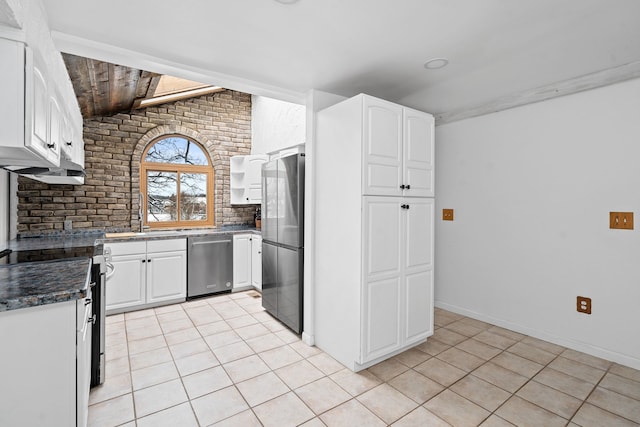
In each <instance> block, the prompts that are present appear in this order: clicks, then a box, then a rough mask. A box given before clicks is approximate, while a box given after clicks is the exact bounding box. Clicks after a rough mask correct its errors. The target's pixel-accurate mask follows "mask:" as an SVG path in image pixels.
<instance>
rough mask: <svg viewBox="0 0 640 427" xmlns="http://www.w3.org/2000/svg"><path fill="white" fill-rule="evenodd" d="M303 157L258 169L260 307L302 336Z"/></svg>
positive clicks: (270, 162) (289, 158) (298, 155)
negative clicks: (260, 214) (260, 258)
mask: <svg viewBox="0 0 640 427" xmlns="http://www.w3.org/2000/svg"><path fill="white" fill-rule="evenodd" d="M303 255H304V154H294V155H290V156H286V157H282V158H280V159H277V160H272V161H269V162H266V163H265V164H263V165H262V306H263V307H264V308H265V310H267V312H269V313H270V314H271V315H272V316H274V317H276V318H277V319H278V320H280V321H281V322H282V323H284V324H285V325H286V326H288V327H289V328H291V329H292V330H293V331H294V332H296V333H297V334H300V333H301V332H302V277H303V258H304V256H303Z"/></svg>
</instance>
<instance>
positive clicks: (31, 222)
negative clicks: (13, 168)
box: [18, 90, 255, 236]
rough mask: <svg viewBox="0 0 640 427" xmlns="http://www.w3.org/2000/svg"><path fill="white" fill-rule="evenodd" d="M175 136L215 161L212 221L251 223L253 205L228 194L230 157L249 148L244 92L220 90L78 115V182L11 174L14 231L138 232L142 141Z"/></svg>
mask: <svg viewBox="0 0 640 427" xmlns="http://www.w3.org/2000/svg"><path fill="white" fill-rule="evenodd" d="M168 134H182V135H185V136H188V137H190V138H192V139H194V140H195V141H197V142H199V143H200V144H201V145H203V146H204V147H205V148H206V149H207V151H208V152H209V155H210V157H211V160H212V162H213V167H214V173H215V175H214V183H215V184H214V187H215V188H214V216H215V224H216V226H221V225H230V224H247V223H252V222H253V214H254V212H255V206H243V207H235V206H231V204H230V196H229V186H230V179H229V158H230V157H231V156H235V155H243V154H249V153H250V152H251V95H249V94H246V93H242V92H236V91H231V90H227V91H223V92H219V93H215V94H211V95H205V96H201V97H198V98H191V99H187V100H182V101H177V102H174V103H169V104H163V105H160V106H157V107H149V108H146V109H139V110H133V111H131V112H129V113H126V114H125V113H120V114H116V115H113V116H108V117H94V118H90V119H86V120H85V121H84V133H83V138H84V143H85V169H86V173H87V176H86V177H85V184H84V185H49V184H43V183H41V182H38V181H33V180H31V179H28V178H24V177H20V178H19V180H18V233H19V234H20V235H21V236H25V235H30V234H41V233H43V232H45V233H46V232H56V231H61V230H63V229H64V221H65V220H70V221H71V222H72V227H73V229H74V230H78V229H81V230H91V229H99V230H105V231H130V230H133V231H137V230H138V229H139V227H140V226H139V219H138V193H139V191H140V182H139V179H140V157H141V155H142V152H143V150H144V148H145V147H146V145H147V144H149V143H150V142H151V141H153V140H154V139H155V138H157V137H159V136H162V135H168Z"/></svg>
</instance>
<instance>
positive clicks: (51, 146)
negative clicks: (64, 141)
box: [47, 144, 56, 149]
mask: <svg viewBox="0 0 640 427" xmlns="http://www.w3.org/2000/svg"><path fill="white" fill-rule="evenodd" d="M47 148H51V149H54V148H56V144H47Z"/></svg>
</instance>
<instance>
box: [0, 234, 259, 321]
mask: <svg viewBox="0 0 640 427" xmlns="http://www.w3.org/2000/svg"><path fill="white" fill-rule="evenodd" d="M219 233H230V234H236V233H260V230H258V229H256V228H255V227H250V226H246V225H245V226H223V227H220V228H210V229H191V230H166V231H164V230H158V231H147V232H144V233H103V232H95V231H94V232H80V233H75V232H72V233H64V232H63V233H57V234H48V235H43V236H40V237H37V236H33V237H24V238H19V239H16V240H12V241H10V242H9V244H8V249H10V250H12V251H31V250H47V249H60V248H76V247H83V246H95V253H94V254H95V255H101V254H102V253H103V247H104V243H105V242H127V241H136V240H155V239H180V238H186V237H192V236H206V235H210V234H219ZM118 234H120V235H118ZM107 236H114V237H107ZM90 267H91V260H90V258H89V257H78V258H70V259H64V260H56V261H43V262H28V263H22V264H15V265H0V311H8V310H15V309H19V308H26V307H33V306H38V305H44V304H52V303H56V302H62V301H71V300H75V299H79V298H84V297H85V296H86V285H87V278H88V275H89V274H90Z"/></svg>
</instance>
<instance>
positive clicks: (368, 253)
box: [358, 196, 434, 364]
mask: <svg viewBox="0 0 640 427" xmlns="http://www.w3.org/2000/svg"><path fill="white" fill-rule="evenodd" d="M433 209H434V207H433V199H426V198H425V199H421V198H415V199H414V198H398V197H381V196H369V197H364V198H363V213H364V233H363V237H364V245H363V246H364V253H363V266H364V268H363V270H364V277H363V279H364V283H363V287H362V290H363V292H362V308H363V320H364V321H363V323H362V328H363V332H364V333H363V337H362V339H363V342H362V356H361V358H360V360H359V361H358V363H360V364H364V363H367V362H370V361H372V360H375V359H376V358H378V357H381V356H384V355H386V354H389V353H391V352H393V351H396V350H399V349H401V348H403V347H406V346H409V345H411V344H414V343H416V342H420V341H422V340H424V339H425V338H427V336H429V335H431V334H432V333H433V327H432V325H433V321H432V308H431V307H432V301H433V285H432V281H433V280H432V275H433V274H432V272H433V246H432V243H431V242H432V240H433V239H432V235H433Z"/></svg>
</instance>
